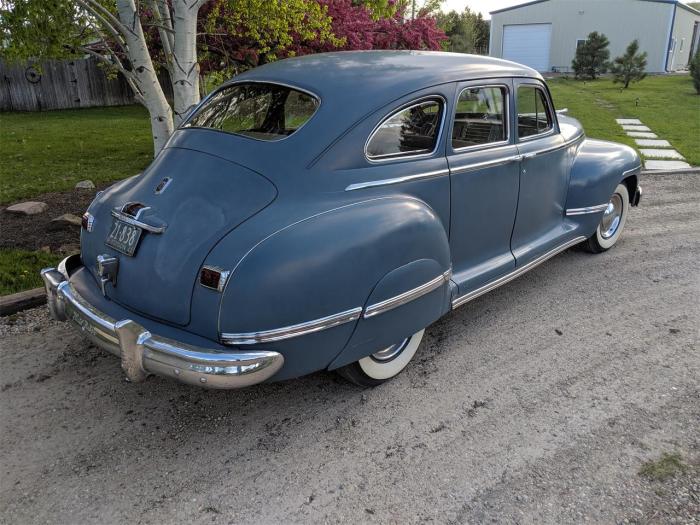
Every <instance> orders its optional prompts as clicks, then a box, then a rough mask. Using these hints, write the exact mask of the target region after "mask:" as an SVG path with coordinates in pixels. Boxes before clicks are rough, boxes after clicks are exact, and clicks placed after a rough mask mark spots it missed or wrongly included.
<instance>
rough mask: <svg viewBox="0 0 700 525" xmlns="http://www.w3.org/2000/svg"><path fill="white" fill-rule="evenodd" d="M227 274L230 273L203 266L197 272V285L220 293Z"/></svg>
mask: <svg viewBox="0 0 700 525" xmlns="http://www.w3.org/2000/svg"><path fill="white" fill-rule="evenodd" d="M229 273H230V272H227V271H224V270H222V269H221V268H215V267H212V266H204V267H202V270H201V271H200V272H199V284H201V285H202V286H205V287H206V288H211V289H212V290H218V291H219V292H222V291H223V290H224V285H225V284H226V279H227V278H228V275H229Z"/></svg>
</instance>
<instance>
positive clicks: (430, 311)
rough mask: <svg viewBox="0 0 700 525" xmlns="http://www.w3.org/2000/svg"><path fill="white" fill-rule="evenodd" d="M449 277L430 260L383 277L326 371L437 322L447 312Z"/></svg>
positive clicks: (440, 267) (448, 304) (419, 261)
mask: <svg viewBox="0 0 700 525" xmlns="http://www.w3.org/2000/svg"><path fill="white" fill-rule="evenodd" d="M451 275H452V272H451V270H450V269H449V268H448V269H447V270H445V269H444V267H443V266H442V265H441V264H440V263H438V262H437V261H436V260H434V259H420V260H417V261H414V262H412V263H409V264H406V265H404V266H401V267H400V268H396V269H395V270H393V271H391V272H389V273H388V274H386V275H385V276H384V277H383V278H382V279H381V281H379V283H377V285H376V286H375V288H374V290H373V291H372V294H371V295H370V297H369V298H368V300H367V305H366V306H365V309H364V313H363V315H362V318H361V319H360V321H359V323H358V325H357V328H356V329H355V332H354V333H353V335H352V339H351V340H350V342H349V343H348V345H347V346H346V347H345V349H344V350H343V351H342V352H341V354H340V355H339V356H338V357H336V358H335V360H334V361H333V362H332V363H331V364H330V365H329V367H328V368H329V369H331V370H332V369H335V368H338V367H341V366H344V365H347V364H349V363H352V362H354V361H357V360H358V359H362V358H363V357H366V356H368V355H370V354H372V353H374V352H376V351H377V350H379V349H381V348H383V347H385V346H389V345H391V344H393V343H396V342H399V341H401V340H402V339H404V338H405V337H408V336H410V335H412V334H414V333H415V332H418V331H419V330H422V329H423V328H425V327H426V326H428V325H430V324H431V323H433V322H435V321H436V320H437V319H439V318H440V317H441V316H442V315H444V314H445V313H446V312H447V311H449V310H450V289H449V282H450V277H451Z"/></svg>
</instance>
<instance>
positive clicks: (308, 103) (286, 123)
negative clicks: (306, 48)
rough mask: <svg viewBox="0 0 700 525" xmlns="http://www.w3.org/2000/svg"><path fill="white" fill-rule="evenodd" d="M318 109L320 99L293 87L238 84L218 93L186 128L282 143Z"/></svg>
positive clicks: (205, 104)
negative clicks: (209, 130)
mask: <svg viewBox="0 0 700 525" xmlns="http://www.w3.org/2000/svg"><path fill="white" fill-rule="evenodd" d="M318 106H319V101H318V99H317V98H316V97H314V96H312V95H309V94H308V93H304V92H302V91H298V90H296V89H293V88H290V87H286V86H280V85H277V84H266V83H257V82H255V83H252V82H251V83H247V84H234V85H232V86H229V87H225V88H223V89H220V90H219V91H217V92H216V93H215V94H214V95H213V96H212V97H211V98H210V99H209V100H207V101H206V102H205V103H204V104H203V105H202V106H201V107H200V108H199V109H198V110H197V111H196V112H195V113H194V114H193V115H192V116H191V117H190V118H189V119H188V120H187V122H186V123H185V125H184V127H193V128H209V129H216V130H219V131H225V132H226V133H234V134H236V135H244V136H246V137H252V138H254V139H258V140H280V139H283V138H285V137H288V136H289V135H291V134H292V133H294V132H295V131H296V130H298V129H299V128H300V127H302V126H303V125H304V124H306V122H307V121H308V120H309V119H310V118H311V117H312V116H313V114H314V113H315V112H316V110H317V109H318Z"/></svg>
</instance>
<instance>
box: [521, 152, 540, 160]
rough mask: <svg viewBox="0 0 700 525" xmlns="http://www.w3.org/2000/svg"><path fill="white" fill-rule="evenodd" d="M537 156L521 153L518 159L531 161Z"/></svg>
mask: <svg viewBox="0 0 700 525" xmlns="http://www.w3.org/2000/svg"><path fill="white" fill-rule="evenodd" d="M536 156H537V153H523V154H522V155H521V156H520V157H521V159H522V160H527V159H532V158H535V157H536Z"/></svg>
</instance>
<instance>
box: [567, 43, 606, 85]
mask: <svg viewBox="0 0 700 525" xmlns="http://www.w3.org/2000/svg"><path fill="white" fill-rule="evenodd" d="M609 44H610V41H609V40H608V38H607V37H606V36H605V35H604V34H602V33H598V32H597V31H593V32H592V33H591V34H589V35H588V38H587V39H586V41H585V42H584V43H583V44H582V45H580V46H579V47H578V48H577V49H576V57H575V58H574V59H573V60H572V62H571V68H572V69H573V70H574V73H575V74H576V78H579V79H589V80H595V79H596V78H597V77H598V76H600V75H601V74H603V73H605V72H606V71H607V70H608V58H610V51H609V50H608V45H609Z"/></svg>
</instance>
